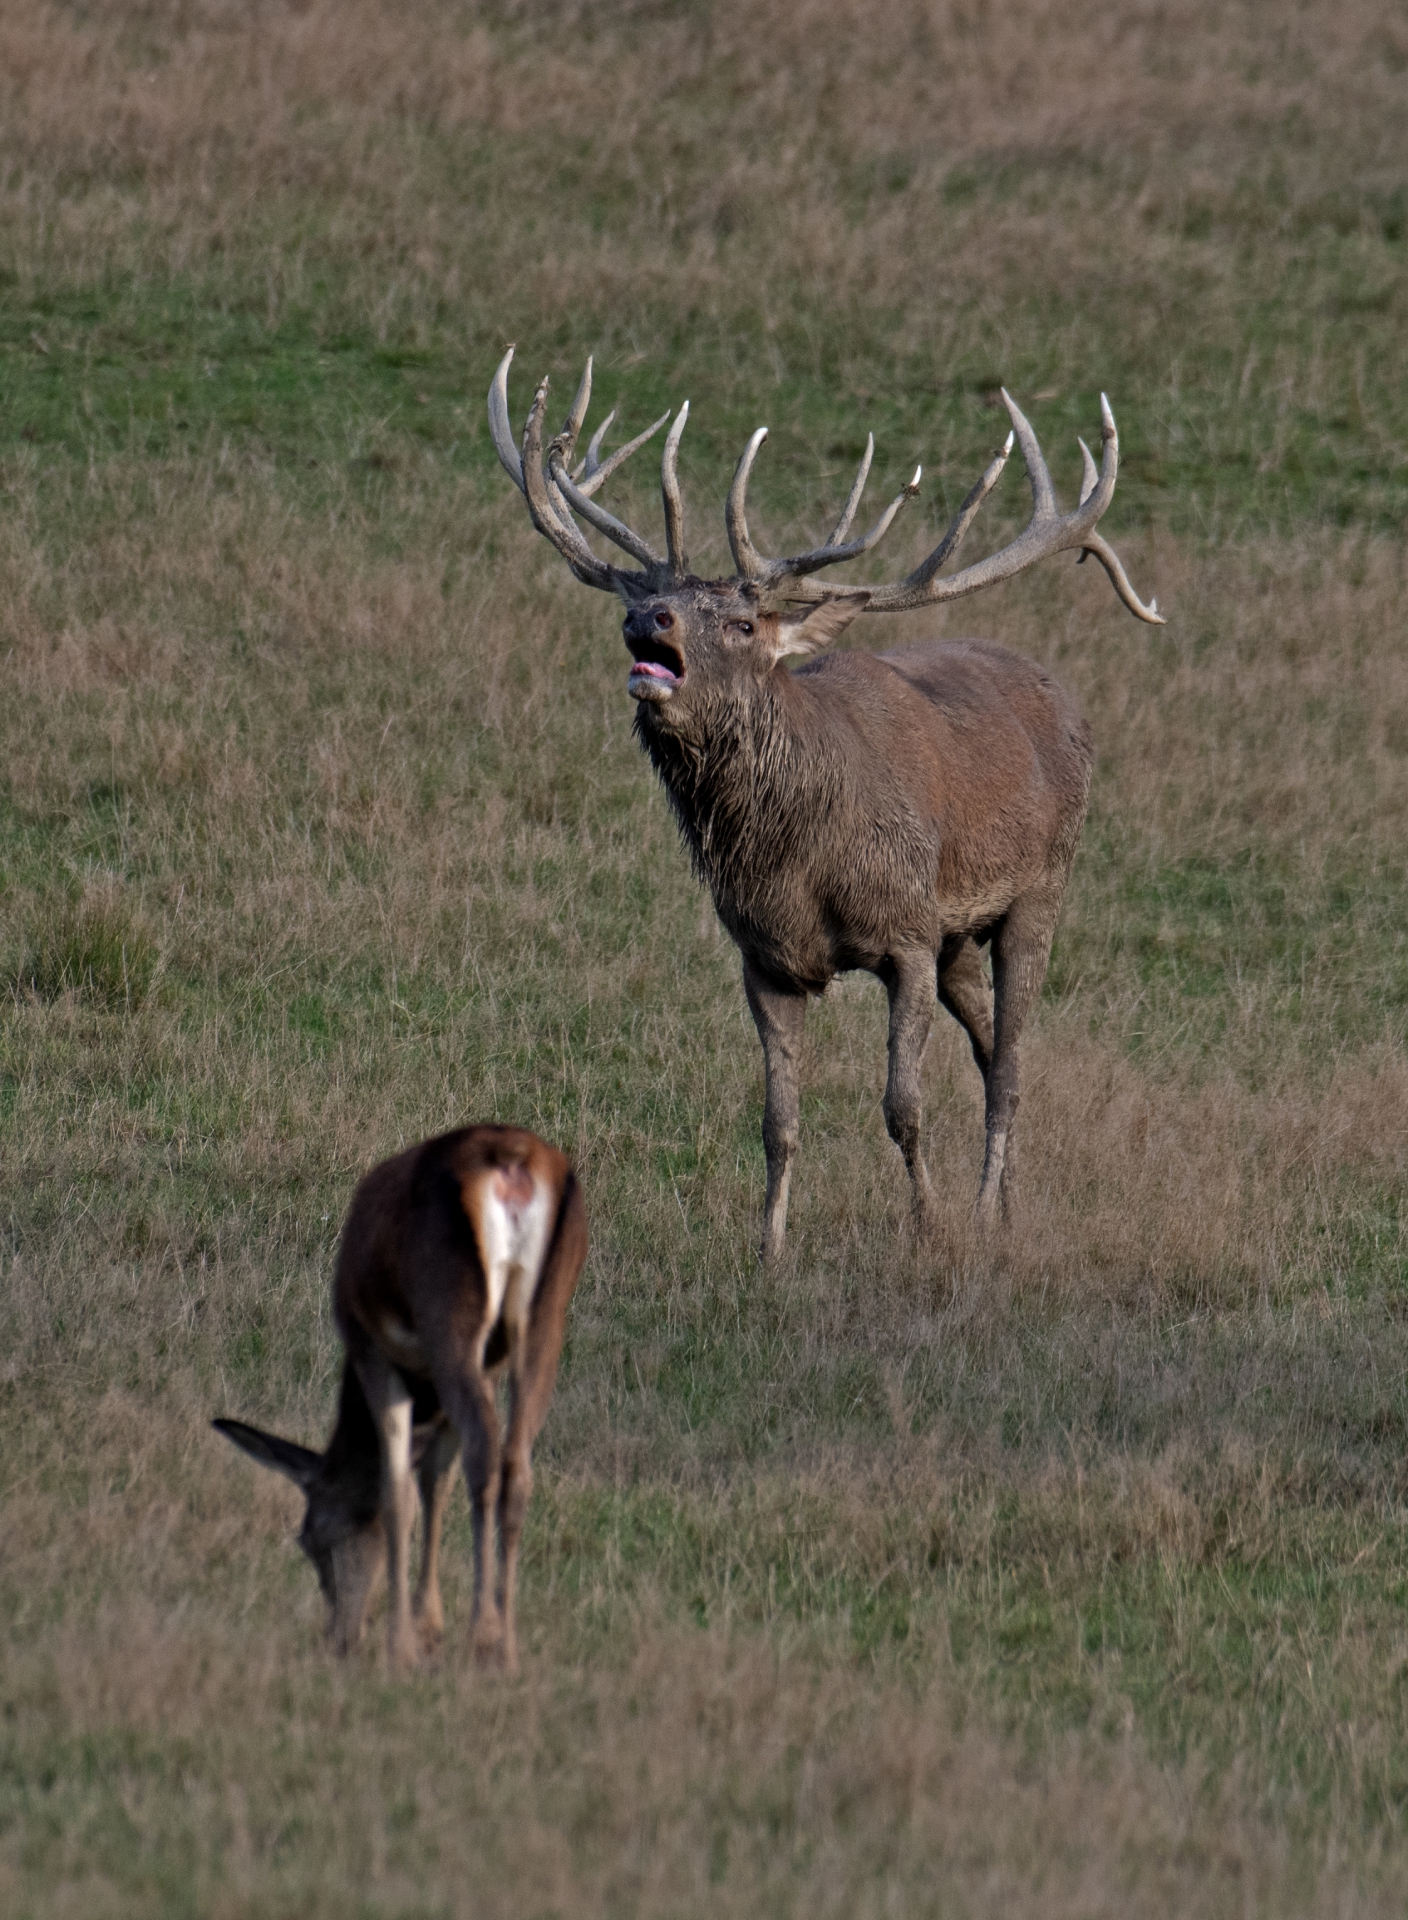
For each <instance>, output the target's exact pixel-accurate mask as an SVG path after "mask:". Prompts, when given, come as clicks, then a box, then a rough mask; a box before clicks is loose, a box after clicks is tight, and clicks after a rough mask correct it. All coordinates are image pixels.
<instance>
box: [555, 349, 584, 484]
mask: <svg viewBox="0 0 1408 1920" xmlns="http://www.w3.org/2000/svg"><path fill="white" fill-rule="evenodd" d="M591 403H592V356H591V355H590V354H588V355H587V364H586V366H585V367H584V368H583V369H582V377H581V379H580V380H579V381H578V382H577V397H576V399H575V400H573V402H572V411H571V412H570V413H569V414H568V416H567V418H566V419H565V420H564V421H563V423H562V432H561V433H560V434H558V436H557V438H558V440H560V441H561V443H562V449H563V453H562V457H563V459H564V460H566V461H567V462H568V464H569V465H570V464H571V460H572V456H573V454H574V453H575V452H576V451H577V436H578V434H579V433H580V432H581V431H582V422H583V421H584V420H585V419H586V417H587V408H588V407H589V406H590V405H591Z"/></svg>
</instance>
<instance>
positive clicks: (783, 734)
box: [635, 669, 847, 910]
mask: <svg viewBox="0 0 1408 1920" xmlns="http://www.w3.org/2000/svg"><path fill="white" fill-rule="evenodd" d="M818 718H819V716H817V715H816V714H815V713H814V712H813V711H812V710H811V703H810V701H808V700H807V699H806V697H805V695H804V693H803V691H802V689H801V688H800V687H798V686H797V685H796V684H795V682H794V681H793V679H792V676H791V675H790V674H789V673H787V672H786V671H785V669H783V670H779V671H777V672H774V673H772V674H770V675H769V676H768V678H767V679H766V680H764V681H762V682H761V683H758V684H755V685H754V686H753V687H752V688H751V689H749V691H748V692H747V693H744V694H739V693H734V694H731V695H730V696H728V697H727V698H726V699H721V700H720V701H718V702H717V703H715V704H711V705H710V707H709V709H708V711H707V712H705V713H702V714H700V715H698V716H697V718H696V719H695V724H693V725H691V726H690V727H689V729H688V730H687V731H686V732H681V733H676V732H675V731H673V730H672V729H670V728H667V727H663V726H660V725H658V724H657V723H656V722H655V720H654V716H653V714H652V713H651V712H650V711H649V710H648V709H647V708H645V707H644V706H642V707H640V708H638V709H637V711H636V721H635V731H636V737H637V739H638V740H639V741H640V743H641V745H642V746H643V747H644V749H645V751H646V752H647V753H648V754H649V756H650V759H651V763H652V765H653V766H654V768H655V771H656V772H657V773H658V774H659V776H660V779H661V782H662V784H663V785H664V788H665V791H666V793H667V794H668V795H669V800H670V806H671V808H672V809H673V811H674V815H675V820H676V822H677V823H678V826H679V830H680V838H681V839H682V840H683V841H684V843H685V845H686V847H688V849H689V856H690V860H691V862H692V863H693V866H694V870H695V872H696V874H697V875H698V876H699V878H700V879H701V880H702V881H703V882H704V883H705V885H706V886H707V887H708V888H709V890H710V892H711V893H712V894H713V896H714V900H715V903H716V904H717V905H718V906H719V908H720V909H721V910H723V909H724V908H725V906H726V903H728V902H731V901H737V902H738V903H739V904H740V905H746V904H747V903H748V901H749V900H750V899H751V898H752V897H753V896H755V895H757V894H759V893H760V892H765V891H766V890H767V886H768V881H769V879H770V877H771V874H772V873H774V872H776V871H777V870H778V869H779V868H784V869H785V868H788V867H790V866H793V865H795V863H796V861H797V860H798V859H799V858H804V857H805V853H806V849H807V847H808V844H809V843H811V842H812V841H814V840H815V837H816V833H817V830H818V828H819V826H820V825H821V823H822V821H823V820H824V819H825V817H826V815H827V814H828V813H829V812H830V811H831V809H832V807H833V806H834V805H835V804H836V801H837V799H838V797H839V796H840V795H841V793H842V792H843V791H844V789H845V787H846V784H847V783H846V777H845V776H846V770H845V764H844V758H843V755H842V753H841V751H840V748H839V743H838V742H836V741H834V740H833V739H831V738H830V737H829V734H828V729H826V728H825V727H824V726H820V725H818V724H817V721H818Z"/></svg>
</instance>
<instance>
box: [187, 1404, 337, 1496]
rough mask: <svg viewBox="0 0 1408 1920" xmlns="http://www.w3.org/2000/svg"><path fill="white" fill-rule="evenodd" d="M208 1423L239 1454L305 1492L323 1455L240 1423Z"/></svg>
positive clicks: (314, 1477)
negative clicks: (237, 1449) (244, 1455)
mask: <svg viewBox="0 0 1408 1920" xmlns="http://www.w3.org/2000/svg"><path fill="white" fill-rule="evenodd" d="M210 1424H211V1426H212V1427H214V1429H215V1431H216V1432H217V1433H223V1434H224V1436H225V1438H226V1439H227V1440H232V1441H233V1442H234V1444H235V1445H236V1446H237V1447H238V1448H239V1450H240V1452H241V1453H247V1454H248V1455H249V1457H250V1459H251V1460H257V1461H258V1462H259V1464H260V1466H261V1467H272V1468H273V1470H274V1472H275V1473H282V1474H283V1475H285V1477H286V1478H288V1479H289V1480H292V1482H293V1484H294V1485H295V1486H296V1487H301V1488H302V1489H303V1491H304V1492H305V1493H306V1492H307V1491H308V1489H309V1487H310V1486H311V1485H312V1484H313V1481H314V1480H315V1479H316V1478H317V1475H318V1470H319V1468H320V1467H321V1466H322V1464H323V1456H322V1455H321V1454H320V1453H314V1452H313V1450H312V1448H311V1447H300V1446H299V1445H298V1443H297V1442H296V1441H294V1440H280V1439H279V1437H278V1435H277V1434H274V1433H264V1432H262V1431H261V1430H260V1429H259V1428H258V1427H247V1426H246V1425H245V1423H244V1421H243V1420H212V1421H211V1423H210Z"/></svg>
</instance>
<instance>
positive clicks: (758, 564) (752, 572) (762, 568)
mask: <svg viewBox="0 0 1408 1920" xmlns="http://www.w3.org/2000/svg"><path fill="white" fill-rule="evenodd" d="M767 437H768V430H767V428H766V427H759V428H758V429H757V431H756V432H755V433H754V435H753V437H752V439H751V440H750V441H749V442H748V444H747V446H746V447H745V448H744V449H743V452H742V454H741V455H740V456H739V461H738V465H737V466H736V467H735V468H734V470H733V485H732V486H731V487H730V488H729V490H728V500H727V502H726V504H725V506H724V525H725V526H726V527H727V528H728V545H729V551H730V553H732V555H733V564H734V565H735V566H736V567H737V568H738V577H739V579H740V580H761V579H762V578H763V576H764V574H765V573H766V572H767V562H766V560H764V558H763V556H762V555H761V554H760V553H759V552H758V549H757V548H756V547H755V546H754V545H753V542H752V541H751V540H750V539H749V537H748V514H747V505H746V503H747V499H748V476H749V474H750V473H751V472H752V471H753V462H754V461H755V460H756V459H757V457H758V448H759V447H760V446H761V445H762V444H763V442H764V440H766V439H767Z"/></svg>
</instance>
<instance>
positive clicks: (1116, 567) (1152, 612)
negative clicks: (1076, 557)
mask: <svg viewBox="0 0 1408 1920" xmlns="http://www.w3.org/2000/svg"><path fill="white" fill-rule="evenodd" d="M1092 553H1093V554H1094V555H1095V558H1096V559H1097V560H1098V561H1099V562H1100V564H1101V566H1102V567H1103V568H1104V569H1105V571H1106V573H1107V574H1108V575H1109V576H1110V585H1111V586H1112V587H1113V588H1114V590H1115V592H1116V593H1117V594H1118V595H1119V597H1120V599H1121V600H1123V601H1124V603H1125V605H1126V606H1127V607H1128V608H1129V610H1130V612H1131V613H1132V614H1133V615H1134V616H1135V618H1136V619H1138V620H1147V621H1148V623H1149V625H1150V626H1151V627H1166V626H1167V625H1168V622H1167V621H1166V620H1165V619H1164V616H1163V615H1162V614H1161V613H1160V612H1159V603H1158V601H1157V600H1156V599H1155V598H1154V597H1153V596H1152V595H1150V597H1149V600H1148V603H1147V604H1146V603H1145V602H1144V601H1143V600H1141V599H1140V598H1139V595H1138V594H1137V593H1136V592H1135V591H1134V588H1133V587H1132V586H1131V585H1130V583H1129V575H1128V574H1127V573H1126V572H1125V570H1124V568H1123V566H1122V565H1121V564H1120V557H1119V555H1118V554H1117V553H1116V552H1115V550H1114V548H1113V547H1112V546H1111V545H1110V543H1109V541H1108V540H1106V539H1105V537H1104V535H1103V534H1099V533H1092V534H1089V535H1087V537H1086V542H1085V545H1084V546H1083V547H1082V548H1081V551H1080V557H1081V560H1084V559H1085V558H1086V556H1087V555H1088V554H1092ZM1077 565H1079V562H1077Z"/></svg>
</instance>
